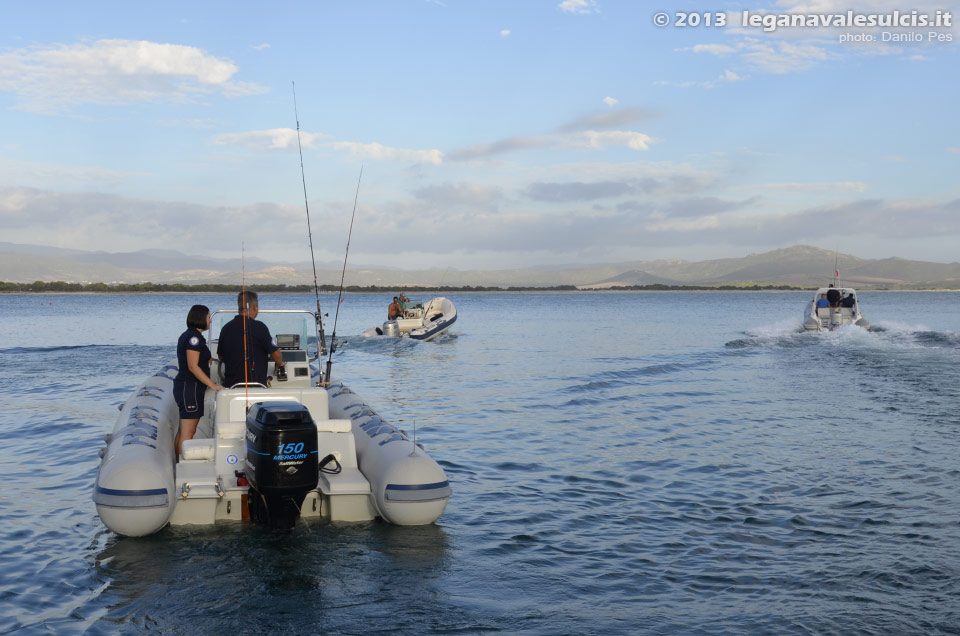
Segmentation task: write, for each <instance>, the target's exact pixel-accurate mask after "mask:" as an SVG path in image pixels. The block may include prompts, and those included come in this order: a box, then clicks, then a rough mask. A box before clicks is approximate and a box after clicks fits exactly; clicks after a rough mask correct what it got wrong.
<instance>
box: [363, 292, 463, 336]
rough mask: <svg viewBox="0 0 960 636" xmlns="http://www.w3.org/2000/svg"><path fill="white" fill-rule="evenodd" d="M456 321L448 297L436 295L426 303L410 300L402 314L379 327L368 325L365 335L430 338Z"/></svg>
mask: <svg viewBox="0 0 960 636" xmlns="http://www.w3.org/2000/svg"><path fill="white" fill-rule="evenodd" d="M456 321H457V308H456V307H454V305H453V302H451V301H450V299H449V298H443V297H442V296H438V297H437V298H434V299H433V300H431V301H430V302H428V303H427V304H426V305H424V304H423V303H421V302H419V301H412V302H411V303H410V304H409V305H408V306H407V308H406V309H404V310H403V314H402V315H401V316H400V317H399V318H397V319H395V320H388V321H386V322H385V323H383V325H382V326H380V327H370V328H369V329H367V330H366V331H364V332H363V335H365V336H409V337H410V338H413V339H414V340H432V339H434V338H436V337H437V336H439V335H440V334H442V333H444V332H446V331H447V330H448V329H449V328H450V327H452V326H453V323H455V322H456Z"/></svg>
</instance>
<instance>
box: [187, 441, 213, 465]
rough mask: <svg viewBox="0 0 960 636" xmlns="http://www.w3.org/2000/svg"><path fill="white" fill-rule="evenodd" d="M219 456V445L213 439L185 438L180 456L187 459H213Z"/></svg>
mask: <svg viewBox="0 0 960 636" xmlns="http://www.w3.org/2000/svg"><path fill="white" fill-rule="evenodd" d="M216 456H217V445H216V443H215V442H214V441H213V440H212V439H185V440H183V451H182V452H181V453H180V457H181V458H182V459H184V460H185V461H193V460H203V461H207V460H213V459H215V458H216Z"/></svg>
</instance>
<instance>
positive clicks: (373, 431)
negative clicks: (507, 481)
mask: <svg viewBox="0 0 960 636" xmlns="http://www.w3.org/2000/svg"><path fill="white" fill-rule="evenodd" d="M234 315H236V312H235V311H232V312H231V311H218V312H216V313H215V314H214V322H213V327H212V328H211V334H217V335H219V326H220V325H222V324H223V323H224V322H226V320H229V319H230V318H232V317H233V316H234ZM257 318H258V319H259V320H262V321H263V322H265V323H266V324H267V326H268V327H269V328H270V331H271V334H273V335H274V336H275V337H276V340H277V342H278V343H280V344H281V350H282V354H283V359H284V362H285V363H286V368H287V379H286V380H285V381H279V380H277V379H274V378H273V376H274V372H273V362H272V361H271V362H270V364H269V369H268V374H269V375H270V376H271V379H270V380H269V381H268V386H263V385H260V384H257V385H243V386H237V387H233V388H226V389H223V390H221V391H219V392H217V393H214V392H213V391H210V390H208V391H207V392H206V402H205V409H204V412H205V414H204V417H203V419H201V420H200V423H199V425H198V427H197V434H196V437H195V438H194V439H192V440H186V441H185V442H184V444H183V453H182V456H181V457H180V458H179V461H177V458H176V457H174V436H175V435H176V432H177V428H178V426H179V413H178V410H177V406H176V403H175V402H174V399H173V395H172V393H173V378H174V377H176V374H177V364H176V361H174V362H172V363H171V364H168V365H166V366H164V367H163V368H162V369H160V370H159V371H158V372H157V373H156V374H155V375H153V376H151V377H149V378H148V379H147V380H146V381H145V382H144V383H143V384H142V385H141V386H140V387H139V388H138V389H137V390H136V391H134V394H133V395H132V396H131V397H130V398H129V399H128V400H127V402H126V403H125V404H124V405H123V406H122V407H121V408H120V415H119V417H118V418H117V423H116V426H115V427H114V430H113V433H111V434H109V435H107V436H106V441H107V447H106V448H105V449H104V450H103V451H102V458H103V461H102V463H101V465H100V470H99V473H98V475H97V481H96V485H95V488H94V493H93V500H94V502H95V503H96V507H97V513H98V514H99V515H100V519H101V520H102V521H103V523H104V524H105V525H106V526H107V527H108V528H109V529H110V530H112V531H114V532H116V533H117V534H121V535H127V536H143V535H147V534H151V533H153V532H156V531H158V530H160V529H161V528H163V527H164V526H165V525H166V524H168V523H169V524H171V525H186V524H213V523H215V522H217V521H221V520H235V521H241V520H251V521H259V522H269V523H270V524H272V525H275V526H289V525H292V524H293V523H294V522H295V521H296V519H297V518H305V517H319V518H323V519H327V520H330V521H368V520H372V519H375V518H378V517H379V518H381V519H383V520H385V521H388V522H390V523H395V524H398V525H424V524H430V523H433V522H434V521H436V520H437V519H438V518H439V517H440V515H441V514H443V511H444V509H445V508H446V506H447V501H448V500H449V498H450V494H451V489H450V484H449V482H448V480H447V477H446V474H445V473H444V471H443V469H442V468H441V467H440V466H439V465H438V464H437V463H436V462H435V461H434V460H433V459H431V458H430V457H429V456H428V455H427V454H426V453H425V452H424V450H423V448H422V447H421V446H420V445H419V444H416V443H414V442H413V441H411V440H410V439H409V438H408V437H407V435H406V434H405V433H404V432H402V431H400V430H398V429H397V428H395V427H393V426H391V425H390V424H388V423H387V422H386V421H384V420H383V419H382V418H381V417H380V416H379V415H377V413H376V412H375V411H374V410H373V409H372V408H371V407H370V406H368V405H367V404H365V403H364V402H363V400H362V399H361V398H360V397H358V396H357V395H356V394H354V393H353V392H352V391H350V390H349V389H348V388H347V387H345V386H344V385H343V384H342V383H340V382H333V383H324V382H321V379H320V374H319V373H318V372H317V371H316V370H315V369H318V368H319V365H315V366H314V367H312V366H311V364H310V362H311V360H309V359H308V348H307V343H308V342H309V341H310V340H309V339H308V338H309V334H310V333H311V331H313V330H314V329H315V328H316V325H317V316H316V315H315V314H313V313H311V312H308V311H269V310H261V311H260V313H259V315H258V316H257ZM314 333H315V332H314ZM208 340H209V341H210V346H211V350H212V351H213V352H214V353H215V352H216V340H214V339H213V338H208ZM211 374H212V375H213V377H214V378H215V379H216V378H218V374H219V368H218V362H217V361H216V359H214V361H213V363H212V367H211Z"/></svg>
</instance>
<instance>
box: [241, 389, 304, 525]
mask: <svg viewBox="0 0 960 636" xmlns="http://www.w3.org/2000/svg"><path fill="white" fill-rule="evenodd" d="M246 468H247V470H246V473H247V479H249V480H250V490H249V492H248V493H247V501H248V507H249V509H250V519H251V521H254V522H258V523H269V524H270V525H271V526H273V527H275V528H290V527H293V524H294V523H295V522H296V520H297V517H298V516H300V506H301V505H303V499H304V497H306V495H307V493H308V492H310V491H311V490H313V489H314V488H316V487H317V483H318V481H319V479H320V472H319V468H318V465H317V425H316V424H315V423H314V421H313V418H311V417H310V411H309V410H308V409H307V407H305V406H303V405H302V404H300V403H299V402H257V403H256V404H254V405H253V407H252V408H251V409H250V412H249V413H248V414H247V461H246Z"/></svg>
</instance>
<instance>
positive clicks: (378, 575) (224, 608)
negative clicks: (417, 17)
mask: <svg viewBox="0 0 960 636" xmlns="http://www.w3.org/2000/svg"><path fill="white" fill-rule="evenodd" d="M808 296H809V294H807V293H803V294H800V293H704V294H684V293H655V294H645V293H576V294H474V295H471V294H456V295H451V296H450V297H451V298H452V299H453V300H454V302H455V303H456V304H457V308H458V310H459V313H460V319H459V321H458V322H457V324H456V325H455V326H454V328H453V333H452V334H451V335H449V336H448V337H446V338H444V339H442V340H440V341H437V342H431V343H417V342H411V341H408V340H388V339H382V340H380V339H364V338H362V337H361V336H359V335H358V334H359V333H360V332H361V331H363V329H365V328H367V327H369V326H372V325H374V324H378V323H379V322H380V321H381V320H382V319H383V316H384V315H385V312H386V306H387V302H388V298H387V297H386V296H385V295H384V296H380V295H351V296H349V297H347V299H346V301H345V302H344V304H343V305H342V310H341V316H340V324H339V325H338V328H337V332H338V337H339V338H340V339H341V340H343V342H342V343H341V347H340V350H339V351H338V352H337V353H336V354H335V356H334V373H335V375H337V376H338V377H339V378H341V379H343V380H344V381H345V382H346V383H347V384H348V385H349V386H350V387H351V388H352V389H353V390H355V391H356V392H358V393H359V394H360V395H362V396H363V397H364V398H365V399H366V400H367V401H368V402H370V403H371V404H372V405H374V407H375V408H376V409H377V410H378V411H379V412H380V413H381V414H382V415H384V417H386V418H387V419H389V420H391V421H393V422H394V423H397V424H398V425H399V426H400V427H401V428H404V429H406V430H407V431H411V430H412V428H413V427H414V426H416V429H417V437H418V440H419V441H420V442H422V443H423V444H424V446H425V447H426V448H427V450H428V452H430V454H431V455H432V456H433V457H434V458H435V459H437V460H438V461H439V462H440V463H441V464H442V465H443V466H444V468H445V470H446V471H447V473H448V476H449V478H450V481H451V483H452V485H453V490H454V494H453V498H452V499H451V502H450V505H449V507H448V508H447V511H446V513H445V514H444V516H443V517H441V519H440V520H439V522H438V523H436V524H435V525H431V526H428V527H421V528H399V527H393V526H390V525H387V524H384V523H380V522H372V523H360V524H325V523H319V522H312V523H310V524H305V523H301V524H300V525H298V526H297V527H296V528H295V529H294V530H293V531H291V532H286V533H277V532H271V531H269V530H264V529H261V528H257V527H251V526H247V525H240V524H228V523H225V524H220V525H216V526H211V527H199V528H193V527H190V528H183V527H180V528H167V529H165V530H163V531H161V532H159V533H158V534H156V535H153V536H150V537H146V538H141V539H129V538H118V537H117V536H115V535H113V534H112V533H111V532H109V531H107V530H106V529H105V528H104V526H103V525H102V524H101V523H100V521H99V518H98V517H97V515H96V510H95V508H94V505H93V503H92V501H91V499H90V496H91V488H92V486H93V482H94V479H95V475H96V471H97V467H98V464H99V459H98V457H97V451H98V449H99V448H100V447H101V446H102V441H101V440H102V437H103V435H104V434H105V433H107V432H109V431H111V430H112V429H113V426H114V421H115V418H116V414H117V405H118V404H120V403H121V402H123V401H124V400H125V399H126V398H127V396H128V395H129V393H130V392H131V391H132V389H133V388H134V387H135V386H137V385H138V384H139V383H140V382H141V381H142V380H143V379H144V378H145V377H146V376H147V375H148V374H151V373H152V372H154V371H155V370H156V369H157V368H159V366H160V365H161V364H163V363H165V362H166V361H168V360H170V359H172V358H173V357H174V348H175V342H176V339H177V336H178V335H179V333H180V332H181V331H182V329H183V328H184V326H183V325H184V319H185V316H186V312H187V310H188V308H189V307H190V305H192V304H194V303H198V302H199V303H204V304H207V305H209V306H211V307H213V308H229V307H231V306H232V304H233V298H232V297H231V296H229V295H132V296H115V295H103V296H101V295H45V296H34V295H2V296H0V387H2V389H0V442H2V443H0V474H2V477H3V487H2V489H0V549H2V554H3V562H4V565H3V567H2V568H0V633H3V634H8V633H16V634H147V633H150V634H152V633H163V634H214V633H217V634H221V633H236V634H321V633H323V634H370V633H390V634H397V633H402V634H414V633H416V634H491V633H501V634H531V635H532V634H538V635H539V634H544V635H548V634H549V635H553V634H883V635H889V634H956V633H960V466H958V454H960V294H951V293H943V294H941V293H892V292H888V293H870V292H863V293H862V294H861V306H862V308H863V309H864V311H865V313H866V315H867V317H868V319H870V321H871V322H872V323H873V324H875V325H877V326H879V327H881V328H882V330H880V331H877V332H865V331H862V330H860V329H857V328H847V329H843V330H839V331H836V332H833V333H827V334H801V333H797V332H796V329H797V328H798V327H799V324H800V318H801V313H802V308H803V304H804V303H805V302H806V300H807V298H808ZM426 299H427V298H424V300H426ZM322 302H323V303H324V305H325V306H324V309H325V310H331V311H332V310H333V308H334V306H335V297H331V296H328V295H325V296H323V297H322ZM312 304H313V297H312V296H309V295H305V296H279V295H273V296H271V295H269V294H267V295H264V296H263V297H262V299H261V305H262V306H263V307H264V308H280V307H296V308H303V309H309V308H310V307H311V306H312ZM330 331H331V327H330V326H328V334H329V332H330Z"/></svg>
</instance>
